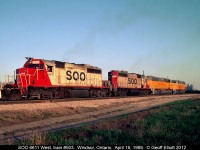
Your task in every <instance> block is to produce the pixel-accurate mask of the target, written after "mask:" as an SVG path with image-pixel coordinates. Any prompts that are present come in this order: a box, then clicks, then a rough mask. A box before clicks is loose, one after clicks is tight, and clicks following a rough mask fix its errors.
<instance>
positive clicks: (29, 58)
mask: <svg viewBox="0 0 200 150" xmlns="http://www.w3.org/2000/svg"><path fill="white" fill-rule="evenodd" d="M25 58H26V59H27V60H31V59H33V57H25Z"/></svg>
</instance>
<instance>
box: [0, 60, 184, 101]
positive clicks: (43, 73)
mask: <svg viewBox="0 0 200 150" xmlns="http://www.w3.org/2000/svg"><path fill="white" fill-rule="evenodd" d="M185 90H186V84H185V82H183V81H178V80H169V79H166V78H158V77H154V76H144V75H140V74H136V73H128V72H127V71H118V70H112V71H110V72H108V80H102V69H101V68H98V67H94V66H91V65H88V64H75V63H68V62H60V61H54V60H44V59H35V58H27V61H26V63H25V64H24V66H23V67H22V68H19V69H16V79H15V83H14V84H6V85H4V87H3V89H1V90H0V98H1V99H3V100H18V99H23V98H24V99H34V98H36V99H51V98H67V97H108V96H128V95H138V94H166V93H168V94H173V93H183V92H185Z"/></svg>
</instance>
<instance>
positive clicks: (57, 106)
mask: <svg viewBox="0 0 200 150" xmlns="http://www.w3.org/2000/svg"><path fill="white" fill-rule="evenodd" d="M196 98H200V95H199V94H183V95H164V96H150V97H127V98H116V99H106V100H101V99H99V100H84V101H65V102H45V103H32V104H30V103H28V104H7V105H1V106H0V141H1V142H0V144H6V143H7V144H12V143H13V142H14V141H17V140H20V139H22V138H24V137H25V136H28V135H33V134H37V133H38V132H40V133H41V132H49V131H56V130H61V129H64V128H66V127H67V128H68V127H73V126H79V125H81V124H85V123H88V122H93V121H97V120H100V119H104V118H109V117H114V116H118V115H122V114H127V113H133V112H137V111H140V110H144V109H150V108H152V107H155V106H157V105H160V104H164V103H168V102H172V101H177V100H185V99H196Z"/></svg>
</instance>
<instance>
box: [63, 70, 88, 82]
mask: <svg viewBox="0 0 200 150" xmlns="http://www.w3.org/2000/svg"><path fill="white" fill-rule="evenodd" d="M66 75H67V78H66V79H67V80H72V79H74V80H75V81H78V80H79V79H80V80H81V81H85V73H84V72H80V74H79V72H77V71H74V72H72V71H71V70H67V71H66Z"/></svg>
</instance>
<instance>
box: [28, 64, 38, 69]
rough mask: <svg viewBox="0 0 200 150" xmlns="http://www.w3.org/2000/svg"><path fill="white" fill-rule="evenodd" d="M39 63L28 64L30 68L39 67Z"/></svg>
mask: <svg viewBox="0 0 200 150" xmlns="http://www.w3.org/2000/svg"><path fill="white" fill-rule="evenodd" d="M38 67H39V65H38V64H30V65H28V68H38Z"/></svg>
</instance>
